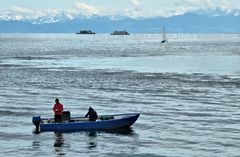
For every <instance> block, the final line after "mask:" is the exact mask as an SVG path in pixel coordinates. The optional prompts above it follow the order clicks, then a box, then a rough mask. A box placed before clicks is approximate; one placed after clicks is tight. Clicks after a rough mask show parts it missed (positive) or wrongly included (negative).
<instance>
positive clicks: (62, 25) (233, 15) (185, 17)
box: [0, 9, 240, 33]
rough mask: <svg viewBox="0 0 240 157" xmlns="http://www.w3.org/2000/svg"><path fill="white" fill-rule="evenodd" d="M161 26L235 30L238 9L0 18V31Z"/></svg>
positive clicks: (183, 30) (133, 30)
mask: <svg viewBox="0 0 240 157" xmlns="http://www.w3.org/2000/svg"><path fill="white" fill-rule="evenodd" d="M163 26H165V28H166V30H167V32H170V33H239V32H240V11H239V10H234V11H231V12H226V11H222V10H217V9H216V10H214V11H212V10H199V11H197V12H188V13H185V14H182V15H175V16H170V17H151V18H146V17H145V18H131V17H126V16H115V17H110V16H98V15H91V16H82V15H79V16H76V17H74V18H69V17H68V16H66V15H65V14H60V15H59V14H58V15H54V16H53V15H51V16H45V17H41V18H37V19H34V20H29V19H24V18H23V19H21V20H17V19H11V18H10V19H9V18H8V19H4V18H1V19H0V33H76V32H78V31H79V30H92V31H94V32H96V33H111V32H113V31H114V30H127V31H128V32H130V33H159V32H161V30H162V27H163Z"/></svg>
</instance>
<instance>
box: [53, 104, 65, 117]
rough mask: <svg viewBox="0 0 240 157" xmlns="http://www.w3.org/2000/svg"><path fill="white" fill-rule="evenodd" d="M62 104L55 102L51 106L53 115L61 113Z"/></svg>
mask: <svg viewBox="0 0 240 157" xmlns="http://www.w3.org/2000/svg"><path fill="white" fill-rule="evenodd" d="M62 111H63V105H62V104H61V103H56V104H55V105H54V107H53V112H54V113H55V115H62Z"/></svg>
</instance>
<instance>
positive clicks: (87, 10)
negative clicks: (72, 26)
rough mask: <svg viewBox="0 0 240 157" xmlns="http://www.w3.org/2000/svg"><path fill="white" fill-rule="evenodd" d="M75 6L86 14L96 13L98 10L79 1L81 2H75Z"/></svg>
mask: <svg viewBox="0 0 240 157" xmlns="http://www.w3.org/2000/svg"><path fill="white" fill-rule="evenodd" d="M75 7H76V8H77V9H80V10H82V11H83V12H85V13H86V14H90V15H91V14H97V13H99V12H100V9H98V8H96V7H94V6H91V5H88V4H86V3H81V2H75Z"/></svg>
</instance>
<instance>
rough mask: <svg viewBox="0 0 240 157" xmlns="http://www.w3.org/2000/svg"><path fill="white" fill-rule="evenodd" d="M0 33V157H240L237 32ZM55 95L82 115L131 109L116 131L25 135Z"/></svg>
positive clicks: (239, 38) (239, 44)
mask: <svg viewBox="0 0 240 157" xmlns="http://www.w3.org/2000/svg"><path fill="white" fill-rule="evenodd" d="M168 40H169V42H168V43H167V44H161V43H160V41H161V35H159V34H133V35H130V36H110V35H108V34H96V35H75V34H72V35H71V34H58V35H56V34H1V35H0V115H1V118H0V125H1V127H0V141H1V145H0V156H23V157H26V156H49V157H52V156H66V157H68V156H98V157H103V156H114V157H126V156H131V157H133V156H136V157H145V156H148V157H152V156H153V157H155V156H156V157H159V156H163V157H186V156H201V157H210V156H211V157H238V156H240V35H239V34H170V35H168ZM56 97H58V98H59V99H60V101H61V102H62V103H63V104H64V108H65V110H69V111H71V115H73V116H82V115H84V114H85V113H86V112H87V109H88V107H89V106H92V107H93V108H95V109H96V111H97V112H98V114H113V113H129V112H140V113H141V116H140V117H139V119H138V120H137V121H136V123H135V124H134V125H133V126H132V127H131V129H130V130H126V131H125V132H122V131H120V132H115V133H109V132H96V133H89V132H74V133H62V134H55V133H53V132H46V133H40V134H34V133H33V130H34V127H33V125H32V123H31V120H32V116H33V115H41V116H43V117H50V116H53V113H52V107H53V103H54V100H55V98H56Z"/></svg>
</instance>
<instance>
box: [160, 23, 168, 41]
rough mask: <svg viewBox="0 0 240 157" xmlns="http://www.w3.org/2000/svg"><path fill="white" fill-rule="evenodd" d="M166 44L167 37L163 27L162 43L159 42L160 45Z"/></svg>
mask: <svg viewBox="0 0 240 157" xmlns="http://www.w3.org/2000/svg"><path fill="white" fill-rule="evenodd" d="M166 42H167V36H166V31H165V27H163V29H162V41H161V43H166Z"/></svg>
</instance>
